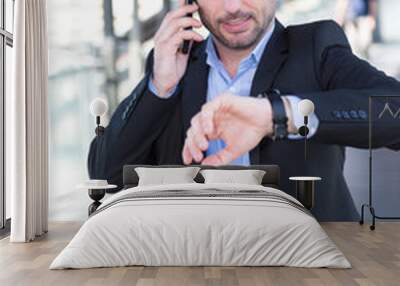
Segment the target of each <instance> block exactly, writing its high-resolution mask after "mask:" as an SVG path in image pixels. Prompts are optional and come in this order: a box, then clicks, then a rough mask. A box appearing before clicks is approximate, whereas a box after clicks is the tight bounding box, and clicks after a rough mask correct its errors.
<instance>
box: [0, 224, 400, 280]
mask: <svg viewBox="0 0 400 286" xmlns="http://www.w3.org/2000/svg"><path fill="white" fill-rule="evenodd" d="M79 227H80V224H79V223H52V224H51V225H50V231H49V233H48V234H47V235H46V236H45V237H43V238H41V239H39V240H37V241H35V242H33V243H30V244H10V243H9V241H8V238H6V239H3V240H1V241H0V285H1V286H8V285H10V286H17V285H29V286H33V285H40V286H42V285H43V286H44V285H57V286H61V285H68V286H75V285H96V286H97V285H137V286H139V285H140V286H153V285H166V286H179V285H227V286H234V285H243V286H253V285H254V286H261V285H290V286H292V285H346V286H351V285H366V286H367V285H382V286H390V285H396V286H398V285H400V223H379V224H378V225H377V229H376V231H375V232H371V231H370V230H369V228H368V226H359V225H358V224H356V223H329V224H323V227H324V229H325V230H326V231H327V232H328V234H329V235H330V237H331V238H332V239H333V240H334V241H335V242H336V244H337V245H338V246H339V248H340V249H341V250H342V251H343V252H344V254H345V255H346V256H347V258H348V259H349V260H350V262H351V263H352V265H353V269H350V270H334V269H300V268H285V267H186V268H184V267H173V268H172V267H126V268H112V269H111V268H110V269H105V268H102V269H89V270H62V271H61V270H52V271H50V270H48V267H49V264H50V263H51V261H52V260H53V259H54V258H55V256H56V255H57V254H58V253H59V252H60V251H61V250H62V249H63V247H64V246H65V245H66V244H67V242H68V241H69V240H70V239H71V238H72V236H73V235H74V234H75V233H76V231H77V230H78V228H79Z"/></svg>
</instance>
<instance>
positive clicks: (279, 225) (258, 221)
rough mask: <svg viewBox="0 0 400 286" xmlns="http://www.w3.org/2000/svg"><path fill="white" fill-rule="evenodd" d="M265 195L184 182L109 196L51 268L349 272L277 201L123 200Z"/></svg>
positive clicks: (313, 227) (311, 228)
mask: <svg viewBox="0 0 400 286" xmlns="http://www.w3.org/2000/svg"><path fill="white" fill-rule="evenodd" d="M205 188H208V189H210V188H214V189H217V190H219V191H224V190H225V191H239V190H246V189H249V190H259V191H265V192H268V193H269V194H276V195H278V196H280V197H283V198H285V199H286V200H288V202H289V201H291V202H293V203H296V204H300V203H299V202H297V201H296V200H295V199H293V198H292V197H290V196H289V195H287V194H285V193H283V192H282V191H279V190H276V189H272V188H266V187H262V186H250V185H231V184H179V185H165V186H143V187H135V188H132V189H129V190H125V191H121V192H120V193H118V194H116V195H114V196H112V197H110V198H108V199H107V200H106V201H104V203H103V204H102V206H101V207H100V209H99V212H98V213H97V214H95V215H94V216H92V217H90V218H89V219H88V220H87V221H86V222H85V224H84V225H83V226H82V227H81V229H80V230H79V232H78V233H77V234H76V235H75V237H74V238H73V239H72V241H71V242H70V243H69V244H68V246H67V247H65V249H64V250H63V251H62V252H61V253H60V254H59V255H58V257H57V258H56V259H55V260H54V261H53V263H52V264H51V266H50V269H64V268H92V267H116V266H128V265H145V266H292V267H331V268H350V267H351V266H350V263H349V262H348V261H347V259H346V258H345V257H344V255H343V254H342V252H341V251H340V250H339V249H338V248H337V247H336V245H335V244H334V243H333V242H332V241H331V239H330V238H329V237H328V236H327V234H326V233H325V232H324V230H323V229H322V228H321V226H320V225H319V223H318V222H317V221H316V220H315V219H314V217H313V216H311V215H310V214H308V213H307V212H305V211H302V210H300V209H299V208H298V207H294V206H293V205H290V204H286V203H282V201H279V200H274V199H272V200H265V199H262V198H251V197H249V198H246V197H240V198H236V197H235V196H232V197H223V198H220V197H187V196H186V197H172V198H147V199H146V198H142V199H138V200H136V199H134V200H121V201H119V200H120V199H121V198H122V197H129V195H130V194H137V192H145V191H160V192H162V191H165V190H191V191H199V192H200V191H202V190H203V192H206V191H205V190H204V189H205Z"/></svg>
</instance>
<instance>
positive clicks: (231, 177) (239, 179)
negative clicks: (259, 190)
mask: <svg viewBox="0 0 400 286" xmlns="http://www.w3.org/2000/svg"><path fill="white" fill-rule="evenodd" d="M265 173H266V172H265V171H261V170H202V171H201V172H200V174H201V175H202V176H203V177H204V183H205V184H212V183H225V184H232V183H233V184H246V185H261V183H262V179H263V178H264V175H265Z"/></svg>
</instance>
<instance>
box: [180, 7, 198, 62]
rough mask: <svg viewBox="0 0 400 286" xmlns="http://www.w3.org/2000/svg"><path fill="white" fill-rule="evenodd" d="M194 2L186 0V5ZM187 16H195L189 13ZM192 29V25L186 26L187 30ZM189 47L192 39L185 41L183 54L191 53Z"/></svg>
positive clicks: (182, 49)
mask: <svg viewBox="0 0 400 286" xmlns="http://www.w3.org/2000/svg"><path fill="white" fill-rule="evenodd" d="M193 2H195V0H186V1H185V4H186V5H191V4H193ZM186 16H187V17H193V14H192V13H189V14H187V15H186ZM191 29H192V28H191V27H190V28H185V30H191ZM189 47H190V41H187V40H185V41H183V44H182V48H181V52H182V54H185V55H187V54H188V53H189Z"/></svg>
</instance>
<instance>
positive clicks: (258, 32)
mask: <svg viewBox="0 0 400 286" xmlns="http://www.w3.org/2000/svg"><path fill="white" fill-rule="evenodd" d="M199 15H200V19H201V21H202V23H203V24H204V26H205V27H206V28H207V29H208V31H210V33H211V34H212V35H213V36H214V37H215V38H216V40H217V41H218V42H219V43H220V44H222V45H223V46H225V47H226V48H228V49H232V50H246V49H249V48H251V47H254V46H256V44H257V43H258V42H259V41H260V40H261V38H262V37H263V36H264V35H265V33H266V31H267V30H268V28H269V27H270V25H271V23H272V21H273V20H274V18H275V13H272V14H271V15H266V19H265V22H264V23H259V21H257V19H256V18H255V16H254V15H251V18H252V20H253V21H255V23H256V27H255V28H254V29H253V30H252V31H251V35H250V36H249V37H248V39H247V40H244V41H243V40H242V41H230V40H228V39H227V38H225V36H224V35H223V34H222V33H220V32H219V31H218V28H217V27H214V26H213V25H212V24H211V21H210V20H209V19H208V17H207V16H205V14H204V11H203V10H202V9H201V7H199ZM216 25H218V24H216Z"/></svg>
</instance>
